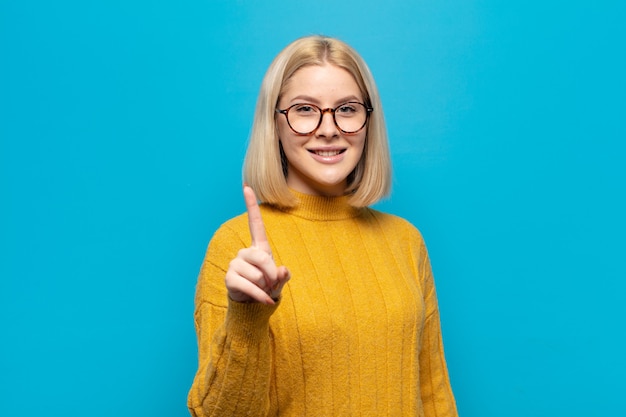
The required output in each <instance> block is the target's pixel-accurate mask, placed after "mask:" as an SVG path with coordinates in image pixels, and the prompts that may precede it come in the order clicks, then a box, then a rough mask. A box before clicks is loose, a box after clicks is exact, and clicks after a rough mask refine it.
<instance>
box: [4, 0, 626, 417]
mask: <svg viewBox="0 0 626 417" xmlns="http://www.w3.org/2000/svg"><path fill="white" fill-rule="evenodd" d="M383 3H385V4H383ZM624 21H626V12H625V6H624V3H623V2H620V1H617V0H616V1H602V0H598V1H594V2H583V1H572V2H561V1H545V0H543V1H537V0H531V1H496V0H482V1H467V0H458V1H449V2H438V1H432V0H430V1H426V0H424V1H414V2H408V1H403V2H394V1H387V2H379V1H374V0H360V1H343V2H336V3H324V2H314V3H307V4H306V5H303V4H301V3H300V2H285V1H264V2H244V1H231V2H225V1H212V2H210V1H199V0H188V1H184V0H183V1H177V2H174V1H169V2H168V1H147V0H145V1H134V2H128V1H121V0H107V1H104V0H102V1H69V0H60V1H56V2H52V1H50V2H44V1H29V0H23V1H19V2H18V1H7V0H1V1H0V198H1V200H0V256H1V257H0V277H1V279H0V319H1V323H0V324H1V328H0V329H1V338H2V341H1V343H0V415H1V416H17V415H48V416H83V415H90V416H114V415H115V416H148V415H154V416H186V415H187V410H186V405H185V401H186V393H187V390H188V389H189V386H190V384H191V381H192V378H193V374H194V372H195V368H196V341H195V334H194V330H193V320H192V311H193V294H194V286H195V282H196V276H197V272H198V270H199V266H200V263H201V261H202V257H203V255H204V250H205V248H206V245H207V243H208V240H209V239H210V237H211V235H212V233H213V232H214V230H215V229H216V228H217V227H218V225H219V224H220V223H221V222H223V221H225V220H226V219H228V218H230V217H232V216H234V215H236V214H238V213H240V212H241V211H243V209H244V206H243V202H242V198H241V175H240V172H241V161H242V158H243V154H244V151H245V146H246V140H247V136H248V133H249V129H250V125H251V121H252V115H253V111H254V105H255V100H256V95H257V92H258V88H259V85H260V82H261V78H262V76H263V74H264V72H265V70H266V68H267V66H268V65H269V63H270V61H271V59H272V58H273V57H274V56H275V55H276V54H277V53H278V52H279V51H280V49H282V48H283V47H284V46H285V45H286V44H287V43H288V42H290V41H291V40H293V39H294V38H296V37H300V36H303V35H308V34H316V33H324V34H328V35H332V36H337V37H339V38H342V39H343V40H345V41H347V42H348V43H350V44H352V45H353V46H354V47H355V48H356V49H357V50H359V51H360V52H361V54H362V55H363V56H364V57H365V59H366V60H367V62H368V63H369V65H370V67H371V69H372V71H373V73H374V75H375V77H376V79H377V82H378V85H379V88H380V90H381V95H382V99H383V103H384V105H385V111H386V116H387V122H388V128H389V133H390V138H391V147H392V156H393V160H394V170H395V177H394V193H393V195H392V197H391V198H390V199H389V200H386V201H385V202H383V203H381V204H379V207H380V208H381V209H383V210H386V211H390V212H393V213H396V214H399V215H402V216H404V217H406V218H408V219H409V220H410V221H412V222H413V223H414V224H416V225H417V226H418V227H419V228H420V229H421V230H422V232H423V234H424V236H425V238H426V240H427V242H428V244H429V250H430V254H431V258H432V262H433V267H434V270H435V276H436V279H437V285H438V293H439V301H440V307H441V312H442V321H443V331H444V337H445V344H446V353H447V358H448V365H449V368H450V374H451V379H452V383H453V387H454V390H455V393H456V397H457V402H458V408H459V411H460V413H461V415H462V416H465V417H473V416H476V417H490V416H494V417H496V416H507V417H516V416H520V417H521V416H555V415H567V416H605V415H625V414H626V403H625V402H624V399H623V398H624V397H623V395H624V394H623V393H624V388H625V384H624V374H625V372H626V363H625V362H626V361H625V359H624V351H625V349H626V343H625V341H624V334H623V333H624V318H625V316H626V314H625V313H626V311H625V307H624V302H625V300H624V299H625V292H626V288H625V284H624V281H625V278H626V268H625V266H624V251H625V249H626V245H625V244H624V235H625V233H626V223H625V221H624V213H626V204H625V196H626V186H625V184H626V164H625V162H626V161H625V159H626V158H625V151H626V146H625V144H624V143H625V141H626V128H625V120H626V106H625V104H624V98H625V96H626V81H625V79H626V77H625V76H624V74H626V46H625V40H626V30H625V29H624V28H625V25H624Z"/></svg>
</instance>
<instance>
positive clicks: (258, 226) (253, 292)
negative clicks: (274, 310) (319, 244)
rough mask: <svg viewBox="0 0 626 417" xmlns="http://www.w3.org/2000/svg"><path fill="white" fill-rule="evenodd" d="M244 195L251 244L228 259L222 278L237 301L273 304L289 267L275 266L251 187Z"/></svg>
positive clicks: (285, 281)
mask: <svg viewBox="0 0 626 417" xmlns="http://www.w3.org/2000/svg"><path fill="white" fill-rule="evenodd" d="M243 196H244V199H245V201H246V209H247V211H248V225H249V227H250V235H251V236H252V244H251V246H250V247H249V248H245V249H241V250H240V251H239V253H238V254H237V257H236V258H235V259H233V260H232V261H231V262H230V265H229V267H228V271H227V272H226V278H225V281H226V288H227V289H228V295H229V297H230V298H231V299H232V300H233V301H237V302H240V303H246V302H254V301H257V302H259V303H263V304H275V301H276V300H277V299H278V297H279V296H280V293H281V291H282V289H283V286H284V285H285V284H286V283H287V281H289V278H290V274H289V270H288V269H287V268H286V267H285V266H276V263H275V262H274V258H273V257H272V251H271V249H270V244H269V242H268V240H267V235H266V234H265V225H264V224H263V218H262V217H261V210H260V209H259V205H258V203H257V200H256V195H255V194H254V191H253V190H252V188H250V187H249V186H247V185H244V187H243Z"/></svg>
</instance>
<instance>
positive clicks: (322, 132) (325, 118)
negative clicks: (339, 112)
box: [316, 109, 339, 138]
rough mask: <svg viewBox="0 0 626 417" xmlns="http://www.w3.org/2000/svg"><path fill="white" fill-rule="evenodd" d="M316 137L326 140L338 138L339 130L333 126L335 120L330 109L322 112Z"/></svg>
mask: <svg viewBox="0 0 626 417" xmlns="http://www.w3.org/2000/svg"><path fill="white" fill-rule="evenodd" d="M316 134H317V136H323V137H326V138H334V137H336V136H339V129H338V128H337V125H336V124H335V119H334V115H333V111H332V109H324V110H323V111H322V122H321V123H320V127H319V128H318V129H317V132H316Z"/></svg>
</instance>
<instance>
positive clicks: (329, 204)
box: [280, 190, 363, 221]
mask: <svg viewBox="0 0 626 417" xmlns="http://www.w3.org/2000/svg"><path fill="white" fill-rule="evenodd" d="M290 191H291V193H292V194H293V195H294V196H296V198H297V199H298V204H297V205H296V206H295V207H291V208H281V209H280V210H282V211H284V212H286V213H289V214H293V215H294V216H298V217H302V218H304V219H308V220H315V221H329V220H331V221H332V220H344V219H350V218H353V217H356V216H358V215H359V214H360V213H361V211H362V210H363V209H361V208H358V207H353V206H351V205H350V204H349V203H348V200H349V197H348V196H341V197H323V196H317V195H309V194H303V193H300V192H298V191H295V190H290Z"/></svg>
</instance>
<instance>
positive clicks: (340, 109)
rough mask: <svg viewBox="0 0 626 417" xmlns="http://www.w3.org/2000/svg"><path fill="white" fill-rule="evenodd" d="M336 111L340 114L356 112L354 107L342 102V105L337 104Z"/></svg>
mask: <svg viewBox="0 0 626 417" xmlns="http://www.w3.org/2000/svg"><path fill="white" fill-rule="evenodd" d="M337 112H338V113H342V114H352V113H355V112H356V107H354V106H352V105H349V104H344V105H343V106H339V107H338V108H337Z"/></svg>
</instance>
